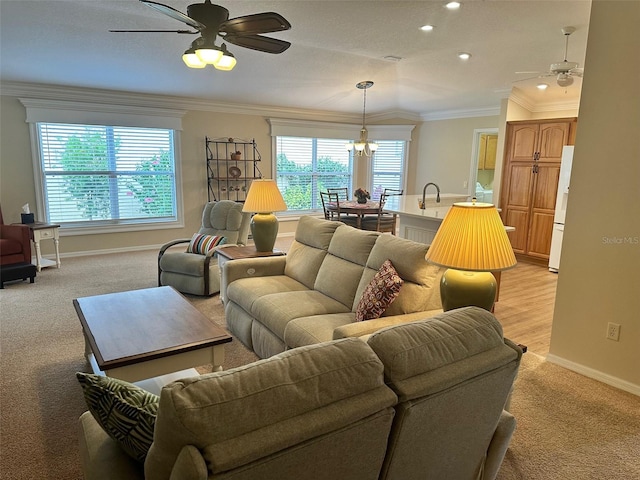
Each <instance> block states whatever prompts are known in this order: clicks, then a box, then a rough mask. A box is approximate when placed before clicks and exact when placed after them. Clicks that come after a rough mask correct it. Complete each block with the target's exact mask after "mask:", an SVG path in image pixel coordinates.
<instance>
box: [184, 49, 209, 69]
mask: <svg viewBox="0 0 640 480" xmlns="http://www.w3.org/2000/svg"><path fill="white" fill-rule="evenodd" d="M182 61H183V62H184V63H185V65H186V66H187V67H189V68H204V67H206V66H207V64H206V63H204V62H203V61H202V60H200V57H198V55H196V51H195V50H194V49H193V48H190V49H189V50H187V51H186V52H184V54H183V55H182Z"/></svg>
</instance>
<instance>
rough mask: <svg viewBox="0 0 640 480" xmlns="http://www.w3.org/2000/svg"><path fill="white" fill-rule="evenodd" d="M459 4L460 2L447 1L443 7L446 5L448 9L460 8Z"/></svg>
mask: <svg viewBox="0 0 640 480" xmlns="http://www.w3.org/2000/svg"><path fill="white" fill-rule="evenodd" d="M460 5H461V3H460V2H449V3H447V4H446V5H445V7H447V8H448V9H449V10H457V9H458V8H460Z"/></svg>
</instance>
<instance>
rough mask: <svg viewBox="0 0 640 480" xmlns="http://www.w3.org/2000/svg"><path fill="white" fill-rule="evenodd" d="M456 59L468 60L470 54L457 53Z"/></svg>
mask: <svg viewBox="0 0 640 480" xmlns="http://www.w3.org/2000/svg"><path fill="white" fill-rule="evenodd" d="M458 58H459V59H460V60H469V59H470V58H471V54H470V53H467V52H460V53H458Z"/></svg>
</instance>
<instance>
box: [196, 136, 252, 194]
mask: <svg viewBox="0 0 640 480" xmlns="http://www.w3.org/2000/svg"><path fill="white" fill-rule="evenodd" d="M205 145H206V148H205V151H206V157H207V186H208V198H209V201H210V202H211V201H217V200H233V201H235V202H244V201H245V199H246V198H247V192H248V191H249V185H251V181H252V180H255V179H257V178H262V172H260V169H259V168H258V162H260V161H261V160H262V158H261V156H260V152H259V151H258V147H257V145H256V141H255V139H253V140H241V139H238V138H215V139H211V138H209V137H205Z"/></svg>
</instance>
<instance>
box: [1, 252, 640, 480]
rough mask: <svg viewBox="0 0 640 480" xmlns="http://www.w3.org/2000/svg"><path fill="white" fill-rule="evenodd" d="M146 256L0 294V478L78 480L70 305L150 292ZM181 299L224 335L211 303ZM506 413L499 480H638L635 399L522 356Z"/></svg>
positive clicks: (229, 358)
mask: <svg viewBox="0 0 640 480" xmlns="http://www.w3.org/2000/svg"><path fill="white" fill-rule="evenodd" d="M156 255H157V253H156V252H155V251H145V252H137V253H127V254H118V255H115V254H114V255H102V256H95V257H80V258H70V259H63V264H62V268H61V269H60V270H57V269H55V268H53V269H51V268H49V269H45V270H43V271H42V272H40V273H39V274H38V276H37V278H36V283H35V284H33V285H31V284H29V283H28V282H24V283H9V284H6V288H5V289H4V290H0V316H1V317H0V318H1V320H0V322H1V323H0V337H1V350H0V355H1V357H0V360H1V361H0V413H1V423H0V478H2V479H11V480H14V479H15V480H22V479H25V480H26V479H29V480H34V479H55V480H61V479H65V480H66V479H79V478H81V472H80V466H79V462H78V455H77V451H78V447H77V440H76V436H77V432H76V420H77V418H78V416H79V415H80V414H81V413H82V412H83V411H84V410H86V408H85V405H84V401H83V399H82V394H81V391H80V387H79V386H78V385H77V382H76V380H75V377H74V373H75V372H76V371H78V370H84V371H86V370H87V369H88V366H87V364H86V362H85V360H84V341H83V338H82V332H81V329H80V323H79V321H78V318H77V316H76V313H75V310H74V308H73V305H72V300H73V299H74V298H77V297H83V296H88V295H98V294H102V293H111V292H117V291H124V290H133V289H139V288H148V287H154V286H156V281H157V280H156V275H157V273H156ZM188 298H189V300H190V301H192V302H193V304H194V305H195V306H196V307H197V308H198V309H200V310H201V311H202V312H203V313H204V314H205V315H207V316H208V317H209V318H211V319H212V320H213V321H216V322H217V323H219V324H221V325H224V315H223V309H222V306H221V305H220V301H219V299H218V297H217V296H215V297H212V298H201V297H188ZM225 353H226V361H225V365H224V367H225V368H227V369H228V368H231V367H234V366H237V365H243V364H246V363H248V362H250V361H252V360H253V359H255V358H256V357H255V356H254V355H253V354H252V353H251V352H248V351H247V350H246V349H245V348H244V347H242V345H241V344H240V343H239V342H237V341H234V342H232V343H231V344H227V346H226V352H225ZM208 368H209V367H207V366H203V367H202V368H200V369H199V370H200V371H202V372H204V371H207V370H208ZM511 410H512V412H513V414H514V415H515V416H516V418H517V419H518V428H517V430H516V434H515V436H514V439H513V441H512V443H511V447H510V448H509V451H508V452H507V457H506V459H505V462H504V464H503V466H502V469H501V471H500V474H499V478H500V479H501V480H511V479H527V480H552V479H558V480H560V479H562V480H565V479H594V480H595V479H598V480H601V479H625V480H627V479H633V478H640V461H639V460H638V459H639V458H640V398H638V397H635V396H633V395H631V394H628V393H626V392H622V391H619V390H616V389H614V388H611V387H608V386H606V385H603V384H600V383H598V382H595V381H592V380H590V379H587V378H585V377H582V376H580V375H577V374H575V373H572V372H569V371H567V370H564V369H562V368H560V367H557V366H555V365H552V364H549V363H547V362H545V361H543V359H542V358H541V357H538V356H536V355H535V354H531V353H527V354H525V356H524V359H523V363H522V367H521V370H520V375H519V377H518V380H517V383H516V390H515V393H514V396H513V403H512V408H511ZM452 454H453V455H455V453H454V452H452ZM256 480H259V479H256ZM407 480H411V479H407ZM451 480H456V479H451Z"/></svg>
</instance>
